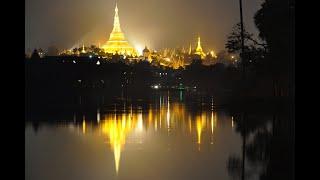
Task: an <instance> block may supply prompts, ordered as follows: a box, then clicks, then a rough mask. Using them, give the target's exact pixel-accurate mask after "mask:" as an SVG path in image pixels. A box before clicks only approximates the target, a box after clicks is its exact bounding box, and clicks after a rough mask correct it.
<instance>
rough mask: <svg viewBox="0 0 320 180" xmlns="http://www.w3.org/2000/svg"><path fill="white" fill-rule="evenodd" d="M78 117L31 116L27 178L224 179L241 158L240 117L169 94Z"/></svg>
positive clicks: (26, 144) (26, 130)
mask: <svg viewBox="0 0 320 180" xmlns="http://www.w3.org/2000/svg"><path fill="white" fill-rule="evenodd" d="M177 99H181V97H178V98H177ZM70 114H72V112H71V113H70ZM71 116H72V118H65V119H64V118H63V117H59V118H60V119H56V120H53V121H51V120H50V121H47V120H46V119H43V121H40V122H39V121H37V123H34V122H32V121H28V122H26V128H25V165H26V166H25V177H26V179H27V180H44V179H45V180H60V179H61V180H62V179H65V180H88V179H92V180H113V179H116V180H120V179H130V180H144V179H146V180H177V179H178V180H180V179H181V180H188V179H190V180H191V179H192V180H195V179H204V180H206V179H217V180H225V179H234V176H232V175H230V173H229V170H228V162H229V159H230V157H242V137H241V135H240V133H239V132H237V131H236V124H235V122H234V117H233V116H231V115H230V114H228V113H227V112H226V111H224V110H218V109H214V108H206V109H205V108H204V109H203V110H201V109H196V110H195V109H194V108H190V107H189V106H188V105H186V104H185V103H184V102H183V101H179V100H175V98H171V97H170V96H160V97H155V102H154V103H152V104H149V105H148V107H147V108H141V107H139V106H137V105H135V106H133V105H130V104H126V105H123V106H117V107H115V108H104V107H100V108H98V109H96V110H95V113H94V115H93V116H94V117H93V118H92V115H91V116H89V115H87V116H86V114H81V115H80V117H79V114H75V113H74V114H73V115H71ZM48 118H49V117H48ZM92 119H93V120H92ZM248 139H249V137H248ZM247 166H248V167H247V169H250V164H248V165H247ZM255 167H257V165H256V166H255ZM247 179H258V178H257V176H255V175H251V176H250V177H248V178H247Z"/></svg>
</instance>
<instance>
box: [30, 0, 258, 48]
mask: <svg viewBox="0 0 320 180" xmlns="http://www.w3.org/2000/svg"><path fill="white" fill-rule="evenodd" d="M25 2H26V7H25V8H26V16H25V20H26V22H25V33H26V38H25V46H26V49H28V48H30V49H33V48H43V49H44V50H46V49H47V47H48V46H49V45H56V46H57V47H59V48H60V49H61V48H71V47H73V46H75V45H77V44H78V43H79V44H81V45H82V42H84V43H85V44H86V45H89V44H90V45H91V44H98V42H100V43H101V44H103V43H104V42H106V41H107V39H108V38H109V34H110V32H111V30H112V25H113V16H114V6H115V0H25ZM261 3H262V0H243V11H244V22H245V26H246V28H247V30H248V31H250V32H253V33H256V31H257V30H256V28H255V25H254V23H253V16H254V13H255V12H256V11H257V10H258V9H259V8H260V4H261ZM118 8H119V16H120V23H121V28H122V31H123V32H124V33H125V35H126V38H127V39H128V40H129V41H130V43H131V44H132V45H134V46H137V45H139V46H144V45H145V44H146V45H147V46H148V47H151V48H156V49H159V48H163V47H181V46H185V47H188V46H189V44H190V43H193V45H194V44H195V43H196V38H197V36H198V35H200V36H201V40H202V45H203V48H204V50H205V51H206V50H207V49H208V48H210V49H211V48H213V49H214V50H216V51H219V50H223V49H224V44H225V41H226V36H227V34H228V33H229V32H230V31H231V29H232V26H233V25H234V24H236V23H237V22H239V21H240V18H239V1H238V0H118Z"/></svg>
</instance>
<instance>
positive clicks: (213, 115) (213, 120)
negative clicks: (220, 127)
mask: <svg viewBox="0 0 320 180" xmlns="http://www.w3.org/2000/svg"><path fill="white" fill-rule="evenodd" d="M216 127H217V113H216V112H213V111H211V134H213V130H214V129H215V128H216Z"/></svg>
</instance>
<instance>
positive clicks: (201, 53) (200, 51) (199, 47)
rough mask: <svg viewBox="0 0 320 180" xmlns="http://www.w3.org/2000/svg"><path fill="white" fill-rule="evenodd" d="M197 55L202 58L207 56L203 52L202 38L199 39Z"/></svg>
mask: <svg viewBox="0 0 320 180" xmlns="http://www.w3.org/2000/svg"><path fill="white" fill-rule="evenodd" d="M195 54H198V55H200V56H201V58H204V57H205V55H206V54H205V53H204V52H203V50H202V47H201V41H200V37H198V45H197V49H196V52H195Z"/></svg>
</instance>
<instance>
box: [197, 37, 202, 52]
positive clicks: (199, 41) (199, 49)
mask: <svg viewBox="0 0 320 180" xmlns="http://www.w3.org/2000/svg"><path fill="white" fill-rule="evenodd" d="M197 52H202V47H201V40H200V36H199V37H198V45H197Z"/></svg>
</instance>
